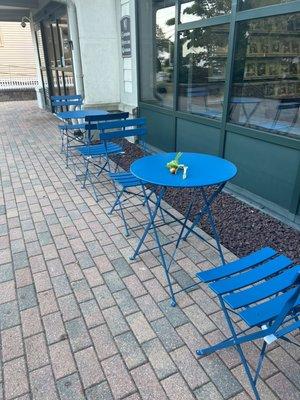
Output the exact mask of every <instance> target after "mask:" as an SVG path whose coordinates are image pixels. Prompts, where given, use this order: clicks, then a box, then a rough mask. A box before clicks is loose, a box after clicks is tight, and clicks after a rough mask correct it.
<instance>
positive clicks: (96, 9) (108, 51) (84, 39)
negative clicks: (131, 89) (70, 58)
mask: <svg viewBox="0 0 300 400" xmlns="http://www.w3.org/2000/svg"><path fill="white" fill-rule="evenodd" d="M75 3H76V7H77V19H78V29H79V40H80V50H81V59H82V68H83V78H84V91H85V103H86V104H87V105H101V104H111V105H112V106H113V105H114V104H116V105H117V104H118V103H119V102H120V84H119V79H118V76H119V47H118V39H119V37H118V29H117V13H116V7H115V2H114V1H112V0H85V1H84V2H83V1H80V0H76V2H75Z"/></svg>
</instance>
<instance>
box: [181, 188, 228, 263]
mask: <svg viewBox="0 0 300 400" xmlns="http://www.w3.org/2000/svg"><path fill="white" fill-rule="evenodd" d="M224 186H225V183H222V184H220V185H219V186H218V187H217V189H216V190H215V191H214V192H213V193H212V194H211V196H210V197H208V196H207V194H206V193H205V190H204V189H203V188H201V194H202V198H203V201H204V206H203V207H202V209H201V210H200V212H199V213H198V214H197V215H196V216H195V218H194V222H193V223H192V226H191V227H189V228H187V231H186V233H185V235H184V237H183V240H187V238H188V236H189V234H190V233H191V232H192V231H193V230H194V228H195V227H196V226H197V225H198V224H199V223H200V222H201V220H202V218H203V217H204V215H205V214H207V215H208V219H209V223H210V226H211V228H212V231H213V236H214V239H215V241H216V244H217V249H218V251H219V254H220V258H221V260H222V263H223V264H225V260H224V255H223V251H222V247H221V244H220V239H219V235H218V232H217V229H216V226H215V223H214V218H213V215H212V212H211V208H210V207H211V205H212V203H213V202H214V200H215V199H216V197H217V196H218V194H219V193H220V192H221V191H222V189H223V187H224Z"/></svg>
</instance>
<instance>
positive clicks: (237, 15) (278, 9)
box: [136, 0, 300, 156]
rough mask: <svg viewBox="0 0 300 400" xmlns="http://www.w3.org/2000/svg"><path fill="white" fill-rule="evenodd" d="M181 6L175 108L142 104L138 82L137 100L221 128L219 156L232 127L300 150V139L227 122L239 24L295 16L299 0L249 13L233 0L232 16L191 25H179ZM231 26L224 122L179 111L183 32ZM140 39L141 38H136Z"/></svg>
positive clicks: (178, 3) (177, 9)
mask: <svg viewBox="0 0 300 400" xmlns="http://www.w3.org/2000/svg"><path fill="white" fill-rule="evenodd" d="M136 3H137V7H136V13H137V14H136V17H137V18H136V21H137V32H139V23H140V21H139V20H138V3H139V2H136ZM180 6H181V1H180V0H175V44H174V75H173V77H174V78H173V79H174V82H173V84H174V92H173V96H174V104H173V109H167V108H165V107H162V106H159V105H151V104H149V103H147V102H146V101H143V100H142V99H141V97H140V93H141V90H140V88H141V82H140V79H139V80H138V99H139V103H140V104H141V105H142V106H144V107H146V108H149V109H152V110H154V111H155V110H156V111H158V112H161V113H167V114H172V115H174V118H176V117H181V118H185V119H186V120H190V121H195V122H199V123H202V124H205V125H209V126H215V127H219V128H220V151H219V154H220V155H221V156H224V150H225V138H226V131H227V130H228V129H229V128H230V130H233V131H234V130H235V131H237V130H238V131H239V133H240V134H243V135H245V136H249V137H254V138H257V139H261V140H264V141H267V142H271V143H276V144H281V145H284V146H287V147H291V148H296V149H299V150H300V136H299V137H295V136H289V135H288V134H284V133H283V134H280V133H278V132H275V131H274V132H272V131H269V130H266V129H264V128H259V129H258V128H250V127H245V126H242V125H240V124H237V123H233V122H230V121H229V119H228V114H229V102H230V97H231V88H232V81H233V79H232V77H233V67H234V56H235V48H236V41H237V37H236V33H237V23H238V22H239V21H245V20H253V19H261V18H265V17H272V16H277V15H284V14H293V13H295V12H300V2H299V0H293V1H290V2H288V3H282V4H274V5H269V6H262V7H259V8H254V9H249V10H241V11H239V10H238V8H239V7H238V6H239V0H232V4H231V13H230V14H226V15H220V16H215V17H212V18H209V19H199V20H196V21H192V22H185V23H180V22H179V21H180ZM226 23H229V37H228V55H227V63H226V66H227V67H226V72H225V80H226V82H225V88H224V101H223V113H222V118H221V120H215V119H213V118H210V117H206V116H202V115H201V116H197V115H195V114H191V113H189V112H186V111H179V110H178V85H179V82H178V67H179V34H180V32H182V31H185V30H189V29H196V28H205V27H209V26H214V25H221V24H226ZM137 36H139V35H137ZM139 57H140V43H139V37H138V38H137V58H138V60H139ZM138 71H139V61H138ZM138 77H140V73H139V72H138Z"/></svg>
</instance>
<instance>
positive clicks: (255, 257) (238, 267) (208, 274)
mask: <svg viewBox="0 0 300 400" xmlns="http://www.w3.org/2000/svg"><path fill="white" fill-rule="evenodd" d="M275 254H276V251H275V250H273V249H272V248H271V247H264V248H263V249H261V250H258V251H255V252H254V253H252V254H249V255H248V256H246V257H243V258H240V259H239V260H236V261H232V262H230V263H228V264H226V265H223V266H221V267H217V268H214V269H211V270H208V271H202V272H198V273H197V274H196V275H197V277H198V278H199V279H200V280H201V281H202V282H210V281H215V280H217V279H221V278H225V277H227V276H230V275H232V274H235V273H238V272H241V271H244V270H245V269H248V268H251V267H254V266H255V265H257V264H259V263H261V262H263V261H265V260H267V259H268V258H270V257H272V256H274V255H275Z"/></svg>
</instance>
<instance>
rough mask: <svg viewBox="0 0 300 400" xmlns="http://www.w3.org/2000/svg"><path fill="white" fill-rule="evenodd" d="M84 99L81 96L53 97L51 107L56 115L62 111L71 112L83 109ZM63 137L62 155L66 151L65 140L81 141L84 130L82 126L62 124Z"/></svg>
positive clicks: (61, 134)
mask: <svg viewBox="0 0 300 400" xmlns="http://www.w3.org/2000/svg"><path fill="white" fill-rule="evenodd" d="M82 104H83V98H82V96H81V95H80V94H74V95H67V96H51V106H52V110H53V112H54V114H55V115H56V114H57V113H58V112H61V111H69V110H70V108H72V109H73V110H76V109H81V107H82ZM58 129H59V131H60V136H61V153H63V152H64V151H65V150H66V144H65V138H66V137H67V136H69V139H70V137H72V140H76V141H79V142H80V141H81V138H82V135H83V132H82V130H83V129H84V125H82V124H60V125H58Z"/></svg>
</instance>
